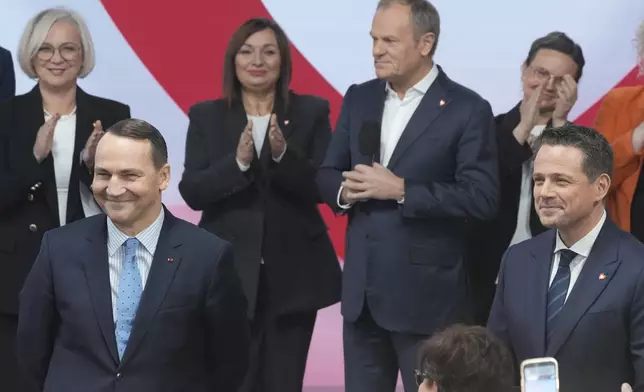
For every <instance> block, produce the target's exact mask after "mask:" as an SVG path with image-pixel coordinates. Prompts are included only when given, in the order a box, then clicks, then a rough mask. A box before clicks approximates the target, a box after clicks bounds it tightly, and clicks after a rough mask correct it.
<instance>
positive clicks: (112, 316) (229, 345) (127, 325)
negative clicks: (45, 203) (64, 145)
mask: <svg viewBox="0 0 644 392" xmlns="http://www.w3.org/2000/svg"><path fill="white" fill-rule="evenodd" d="M169 180H170V167H169V166H168V164H167V147H166V144H165V141H164V140H163V137H162V136H161V134H160V133H159V131H158V130H157V129H156V128H154V127H152V126H151V125H150V124H148V123H146V122H144V121H140V120H123V121H121V122H118V123H117V124H115V125H114V126H113V127H111V128H109V129H108V131H107V133H106V134H105V136H103V138H102V139H101V140H100V142H99V143H98V146H97V151H96V159H95V172H94V183H93V191H94V195H95V197H96V199H97V201H98V202H99V204H100V205H101V207H102V208H103V209H104V210H105V212H106V214H107V216H106V215H97V216H94V217H91V218H87V219H83V220H81V221H78V222H74V223H71V224H68V225H66V226H64V227H62V228H58V229H54V230H52V231H49V232H47V233H46V234H45V236H44V238H43V241H42V246H41V250H40V253H39V255H38V258H37V260H36V262H35V264H34V267H33V269H32V271H31V272H30V274H29V276H28V278H27V281H26V282H25V286H24V289H23V291H22V292H21V296H20V319H19V323H18V337H17V341H18V359H19V361H20V363H21V365H22V367H23V368H24V370H25V371H26V373H27V374H28V375H29V377H30V380H31V381H33V383H34V384H35V385H36V386H37V388H38V390H42V391H51V392H55V391H66V392H74V391H78V392H103V391H105V392H107V391H114V390H119V391H124V392H126V391H132V392H135V391H136V392H147V391H150V392H152V391H154V392H158V391H191V392H192V391H195V392H196V391H200V392H206V391H207V392H214V391H222V392H229V391H235V390H236V389H237V388H238V387H239V385H240V384H241V382H242V380H243V377H244V374H245V372H246V367H247V361H248V344H249V331H248V323H247V321H246V301H245V298H244V294H243V292H242V290H241V286H240V283H239V279H238V277H237V275H236V273H235V270H234V265H233V256H232V250H231V247H230V245H229V244H228V243H226V242H224V241H223V240H221V239H219V238H217V237H216V236H214V235H212V234H209V233H208V232H206V231H205V230H202V229H199V228H197V227H195V226H193V225H191V224H189V223H187V222H184V221H182V220H180V219H178V218H175V217H174V216H172V214H170V212H168V211H166V210H165V209H164V208H163V206H162V204H161V193H162V191H163V190H165V189H166V188H167V186H168V183H169Z"/></svg>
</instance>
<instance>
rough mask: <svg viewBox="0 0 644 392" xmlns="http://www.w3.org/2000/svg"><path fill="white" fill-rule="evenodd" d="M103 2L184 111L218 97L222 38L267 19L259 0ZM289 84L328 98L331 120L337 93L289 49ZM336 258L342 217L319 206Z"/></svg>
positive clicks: (341, 247)
mask: <svg viewBox="0 0 644 392" xmlns="http://www.w3.org/2000/svg"><path fill="white" fill-rule="evenodd" d="M102 4H103V6H104V7H105V9H106V10H107V12H108V14H109V15H110V17H111V18H112V20H113V21H114V23H115V24H116V26H117V28H118V29H119V30H120V31H121V33H122V34H123V36H124V37H125V39H126V40H127V42H128V43H129V44H130V46H131V47H132V49H133V50H134V51H135V52H136V54H137V56H138V57H139V58H140V59H141V61H142V62H143V63H144V64H145V66H146V67H147V69H148V70H149V71H150V73H151V74H152V75H153V76H154V77H155V78H156V80H157V82H158V83H159V84H160V85H161V86H162V87H163V88H164V89H165V91H166V92H167V93H168V95H169V96H170V97H171V98H172V99H173V100H174V101H175V102H176V104H177V105H178V106H179V107H181V109H182V110H183V111H184V112H186V113H187V111H188V109H189V108H190V106H191V105H192V104H194V103H196V102H199V101H202V100H206V99H213V98H217V97H219V96H220V92H221V84H222V80H221V79H222V75H223V68H224V67H223V58H224V54H225V52H226V46H227V45H228V40H229V39H230V37H231V36H232V34H233V32H234V31H235V30H236V29H237V27H238V26H239V25H241V24H242V23H243V22H244V21H246V20H247V19H249V18H251V17H264V18H270V14H269V13H268V11H267V10H266V8H265V7H264V5H263V4H262V3H261V1H260V0H241V1H240V0H238V1H235V2H225V3H223V4H222V2H216V1H211V0H190V1H185V2H183V3H182V6H181V7H177V5H176V4H175V3H171V2H167V3H166V2H159V1H153V0H139V1H130V0H103V1H102ZM291 50H292V58H293V69H294V72H293V80H292V83H291V86H292V88H293V89H294V90H295V91H297V92H299V93H302V94H315V95H319V96H322V97H324V98H326V99H328V100H329V102H330V105H331V121H332V123H333V124H335V120H336V118H337V116H338V113H339V110H340V105H341V103H342V95H341V94H340V93H338V92H337V91H336V90H335V89H334V88H333V87H331V85H330V84H329V83H328V82H327V81H326V80H325V79H324V77H322V75H320V73H318V72H317V70H316V69H315V68H314V67H313V66H312V65H311V64H310V63H309V62H308V61H307V60H306V59H305V58H304V56H302V54H301V53H300V52H299V51H298V50H297V48H295V47H293V46H292V47H291ZM321 211H322V214H323V216H324V218H325V220H326V222H327V225H328V226H329V232H330V235H331V239H332V240H333V243H334V246H335V248H336V250H337V252H338V255H339V256H340V257H342V258H343V257H344V231H345V226H346V220H345V219H344V218H338V219H335V218H334V217H333V213H332V212H331V211H330V210H329V209H328V208H327V207H323V208H322V209H321Z"/></svg>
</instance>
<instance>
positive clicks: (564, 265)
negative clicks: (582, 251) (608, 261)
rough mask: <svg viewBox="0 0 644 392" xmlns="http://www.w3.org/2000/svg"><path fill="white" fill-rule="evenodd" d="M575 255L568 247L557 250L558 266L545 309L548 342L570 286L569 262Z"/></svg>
mask: <svg viewBox="0 0 644 392" xmlns="http://www.w3.org/2000/svg"><path fill="white" fill-rule="evenodd" d="M575 256H577V253H575V252H573V251H572V250H570V249H562V250H560V251H559V268H558V269H557V274H556V275H555V279H554V280H553V281H552V284H551V285H550V290H548V309H547V311H546V314H547V318H546V320H547V321H546V331H547V334H546V336H547V341H548V342H550V337H551V336H552V332H553V331H554V330H555V326H556V324H557V319H558V318H559V314H560V313H561V310H562V309H563V307H564V303H565V302H566V296H567V294H568V287H569V286H570V262H571V261H572V259H574V258H575Z"/></svg>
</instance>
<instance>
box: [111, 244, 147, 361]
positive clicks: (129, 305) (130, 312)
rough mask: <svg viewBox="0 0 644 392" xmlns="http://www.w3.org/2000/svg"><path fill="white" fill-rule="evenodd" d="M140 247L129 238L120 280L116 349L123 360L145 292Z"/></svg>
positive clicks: (117, 302)
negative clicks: (138, 248) (138, 259)
mask: <svg viewBox="0 0 644 392" xmlns="http://www.w3.org/2000/svg"><path fill="white" fill-rule="evenodd" d="M138 246H139V240H137V239H136V238H129V239H128V240H127V241H125V261H124V262H123V268H121V276H120V278H119V293H118V298H117V301H116V304H117V305H116V347H117V349H118V352H119V358H121V359H122V358H123V353H124V352H125V347H127V342H128V340H129V339H130V332H132V325H133V324H134V318H135V317H136V310H137V308H138V307H139V301H140V300H141V293H142V292H143V289H142V284H141V273H140V272H139V267H138V265H137V264H136V248H137V247H138Z"/></svg>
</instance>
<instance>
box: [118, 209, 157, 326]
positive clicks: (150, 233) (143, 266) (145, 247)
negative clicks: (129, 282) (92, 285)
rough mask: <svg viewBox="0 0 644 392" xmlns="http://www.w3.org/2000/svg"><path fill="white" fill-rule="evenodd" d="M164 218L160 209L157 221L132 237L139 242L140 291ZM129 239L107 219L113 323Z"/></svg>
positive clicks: (150, 263)
mask: <svg viewBox="0 0 644 392" xmlns="http://www.w3.org/2000/svg"><path fill="white" fill-rule="evenodd" d="M164 218H165V212H164V210H163V208H161V213H160V214H159V216H158V217H157V219H156V220H155V221H154V222H153V223H152V224H151V225H150V226H148V227H147V228H146V229H145V230H143V231H141V232H140V233H139V234H137V235H136V236H134V237H135V238H136V239H137V240H139V245H138V247H137V249H136V265H137V267H138V268H139V272H140V274H141V289H145V284H146V282H147V280H148V274H149V273H150V268H151V267H152V259H153V257H154V252H155V251H156V249H157V244H158V242H159V235H161V228H162V227H163V220H164ZM129 238H130V237H129V236H128V235H127V234H125V233H123V232H122V231H121V230H119V229H118V227H116V226H115V225H114V223H113V222H112V220H110V218H109V217H108V218H107V255H108V262H109V271H110V288H111V291H112V317H114V319H113V320H114V321H115V322H116V306H117V299H118V293H119V281H120V277H121V269H122V268H123V263H124V262H125V247H124V246H123V244H124V243H125V241H127V240H128V239H129Z"/></svg>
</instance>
